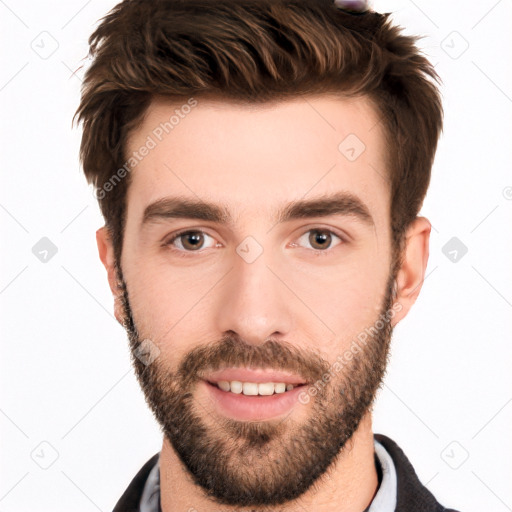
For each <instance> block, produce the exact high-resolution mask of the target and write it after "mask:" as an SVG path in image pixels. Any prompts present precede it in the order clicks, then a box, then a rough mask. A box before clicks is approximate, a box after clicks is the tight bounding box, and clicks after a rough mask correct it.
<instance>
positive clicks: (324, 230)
mask: <svg viewBox="0 0 512 512" xmlns="http://www.w3.org/2000/svg"><path fill="white" fill-rule="evenodd" d="M311 231H318V232H320V233H328V234H330V235H333V236H334V237H336V238H338V239H339V240H340V243H339V244H336V245H335V246H334V247H336V246H337V245H340V244H346V243H347V239H346V237H344V236H342V235H339V234H337V233H335V232H334V231H332V230H331V229H327V228H320V227H316V228H310V229H308V230H307V231H305V232H304V233H302V235H300V236H299V239H300V238H302V237H303V236H304V235H306V234H307V233H310V232H311ZM192 233H194V234H197V233H199V234H202V235H206V236H209V237H210V238H212V239H213V237H212V236H211V235H209V234H208V233H206V232H205V231H202V230H201V229H186V230H183V231H179V232H178V233H175V234H174V235H173V236H172V237H171V238H170V239H168V240H166V241H165V242H164V244H163V245H164V246H165V247H169V248H171V250H172V251H173V252H175V253H176V254H177V255H178V256H179V257H184V258H187V257H189V255H192V254H194V253H201V252H203V251H204V250H205V249H198V250H197V251H187V250H186V249H176V248H175V247H173V243H174V242H175V241H176V240H178V239H179V238H180V237H182V236H183V235H187V234H192ZM293 243H295V242H293ZM311 250H312V251H314V252H315V253H316V255H317V256H328V255H329V254H330V253H331V252H332V250H333V247H332V246H331V247H329V248H328V249H324V250H320V249H311Z"/></svg>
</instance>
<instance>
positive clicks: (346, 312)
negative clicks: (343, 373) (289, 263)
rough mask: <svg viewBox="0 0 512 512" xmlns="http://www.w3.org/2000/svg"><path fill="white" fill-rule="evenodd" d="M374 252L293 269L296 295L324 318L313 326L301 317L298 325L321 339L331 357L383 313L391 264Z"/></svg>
mask: <svg viewBox="0 0 512 512" xmlns="http://www.w3.org/2000/svg"><path fill="white" fill-rule="evenodd" d="M375 254H376V253H375V252H374V251H373V252H369V253H367V254H363V253H362V252H360V253H358V254H357V256H354V257H353V258H347V259H345V260H344V262H343V264H340V265H337V266H330V267H325V268H323V269H319V268H315V269H314V270H311V268H310V269H309V271H308V272H306V270H304V269H302V271H301V272H291V271H290V274H289V279H290V282H293V283H294V291H295V292H296V293H297V296H299V297H300V298H301V299H302V301H303V302H304V303H305V304H306V305H307V306H308V308H309V309H310V310H311V311H312V312H313V313H314V314H315V315H316V317H318V319H319V320H321V321H319V322H315V323H314V325H313V324H311V323H307V324H306V321H307V319H306V318H298V319H297V322H298V323H297V325H298V328H299V329H300V330H303V331H306V332H308V331H309V333H310V335H311V337H312V339H318V340H319V341H318V343H319V345H321V347H320V348H321V349H322V350H325V352H326V354H325V355H329V358H330V357H331V356H332V354H335V353H338V352H339V351H340V350H341V349H342V348H344V347H345V346H347V345H349V344H350V340H352V339H353V338H355V337H356V336H357V334H359V333H360V332H362V331H363V330H364V329H365V328H367V327H369V326H371V325H373V324H374V322H375V321H376V319H377V318H378V316H379V314H380V312H381V308H382V305H383V303H384V299H385V292H386V285H387V280H388V267H387V260H386V259H385V258H382V259H380V260H379V259H378V258H376V257H375ZM310 319H311V317H309V320H310ZM325 326H327V328H328V329H327V328H326V327H325ZM320 340H321V341H320Z"/></svg>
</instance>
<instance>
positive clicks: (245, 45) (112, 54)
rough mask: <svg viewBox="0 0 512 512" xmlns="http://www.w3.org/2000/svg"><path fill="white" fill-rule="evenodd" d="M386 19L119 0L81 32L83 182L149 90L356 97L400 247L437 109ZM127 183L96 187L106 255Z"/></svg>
mask: <svg viewBox="0 0 512 512" xmlns="http://www.w3.org/2000/svg"><path fill="white" fill-rule="evenodd" d="M389 16H390V15H389V14H380V13H377V12H373V11H366V12H362V13H355V14H354V13H351V12H347V11H344V10H343V9H340V8H339V7H337V6H336V5H335V4H334V2H333V1H332V0H243V1H240V0H211V1H209V0H185V1H184V0H151V1H148V0H124V1H123V2H121V3H120V4H118V5H117V6H116V7H115V8H114V9H113V10H112V11H111V12H110V13H109V14H108V15H107V16H106V17H105V18H104V19H103V20H102V22H101V23H100V25H99V26H98V28H97V29H96V30H95V32H94V33H93V34H92V35H91V37H90V39H89V44H90V56H91V57H92V58H93V62H92V64H91V66H90V67H89V69H88V70H87V72H86V75H85V79H84V84H83V90H82V98H81V103H80V106H79V108H78V110H77V112H76V114H75V116H76V117H77V118H78V121H79V122H82V124H83V136H82V143H81V148H80V158H81V162H82V165H83V168H84V173H85V175H86V177H87V181H88V182H89V183H92V184H93V185H94V187H95V189H96V190H97V191H98V190H99V191H102V192H105V189H104V186H105V185H106V184H107V183H108V181H109V179H111V177H112V176H113V175H114V173H115V172H116V171H117V170H118V169H120V168H121V166H123V164H124V163H125V162H126V160H127V159H126V141H127V138H128V136H129V134H130V133H131V131H132V130H133V129H134V128H136V127H137V125H138V123H140V122H141V120H142V118H143V115H144V113H145V112H146V110H147V108H148V107H149V105H150V103H151V100H152V98H154V97H155V96H162V95H163V96H165V97H167V98H169V100H171V101H172V100H178V101H183V100H185V101H186V98H190V97H191V96H194V97H199V96H201V95H203V96H211V95H214V96H216V97H218V98H221V99H225V100H226V101H229V100H231V101H239V102H243V103H262V102H267V101H276V100H281V99H282V100H284V99H286V98H290V97H297V96H299V95H306V94H314V95H316V94H322V93H340V94H342V95H344V96H349V97H350V96H352V97H353V96H360V95H365V96H366V97H368V98H369V99H370V100H372V102H373V104H374V105H375V108H376V112H377V115H378V116H379V117H380V120H381V122H382V123H383V127H384V133H385V136H386V139H387V140H386V142H387V147H389V154H388V155H386V160H387V167H388V169H386V172H387V173H388V176H389V182H390V190H391V219H390V222H391V228H392V233H393V242H394V247H395V249H397V250H399V252H400V253H401V247H402V244H403V235H404V233H405V230H406V228H407V227H408V225H409V224H410V223H411V221H413V220H414V218H415V217H416V216H417V214H418V212H419V210H420V208H421V205H422V203H423V199H424V196H425V194H426V191H427V188H428V185H429V182H430V174H431V168H432V163H433V159H434V155H435V151H436V147H437V141H438V138H439V134H440V132H441V129H442V118H443V111H442V105H441V99H440V94H439V91H438V88H437V84H436V82H439V77H438V76H437V74H436V72H435V70H434V68H433V66H432V65H431V64H430V62H429V61H428V60H427V59H426V58H425V57H424V56H423V55H421V53H420V52H419V50H418V48H417V47H416V46H415V43H416V40H417V38H415V37H412V36H405V35H403V34H402V33H401V30H400V28H399V27H397V26H394V25H392V23H391V21H390V19H389ZM340 142H341V141H340ZM124 174H125V173H123V176H124ZM129 183H130V174H127V175H126V178H124V179H122V180H119V183H116V184H115V186H114V187H108V189H109V192H108V193H102V194H100V195H99V196H98V200H99V205H100V208H101V211H102V214H103V216H104V218H105V223H106V226H107V227H108V229H109V231H110V234H111V236H112V239H113V243H114V248H115V254H116V258H117V259H118V261H120V256H121V249H122V240H123V230H124V225H125V214H126V192H127V190H128V186H129Z"/></svg>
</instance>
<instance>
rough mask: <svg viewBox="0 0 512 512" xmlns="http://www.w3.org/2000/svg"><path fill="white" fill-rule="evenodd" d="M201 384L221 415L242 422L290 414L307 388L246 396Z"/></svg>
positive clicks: (298, 387)
mask: <svg viewBox="0 0 512 512" xmlns="http://www.w3.org/2000/svg"><path fill="white" fill-rule="evenodd" d="M201 382H202V384H203V385H204V386H205V387H206V388H207V392H208V393H209V396H210V397H211V398H212V401H213V402H214V404H215V406H216V408H217V409H218V410H219V411H220V413H221V414H222V415H224V416H228V417H230V418H233V419H235V420H240V421H258V420H270V419H274V418H278V417H279V416H283V415H285V414H289V413H290V411H291V410H292V409H293V407H294V405H295V404H297V403H299V402H298V396H299V394H300V393H301V392H302V391H303V389H304V388H305V386H297V387H295V388H293V389H292V390H290V391H285V392H284V393H274V394H273V395H268V396H262V395H256V396H246V395H244V394H243V393H240V394H236V393H231V391H222V389H219V388H218V387H217V386H215V385H214V384H210V383H209V382H206V381H201Z"/></svg>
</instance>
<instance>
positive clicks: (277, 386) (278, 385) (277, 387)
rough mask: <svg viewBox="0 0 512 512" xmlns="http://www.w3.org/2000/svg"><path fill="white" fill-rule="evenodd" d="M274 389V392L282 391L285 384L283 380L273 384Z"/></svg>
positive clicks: (284, 388)
mask: <svg viewBox="0 0 512 512" xmlns="http://www.w3.org/2000/svg"><path fill="white" fill-rule="evenodd" d="M274 391H275V392H276V393H284V392H285V391H286V384H285V383H284V382H277V383H276V384H274Z"/></svg>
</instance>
